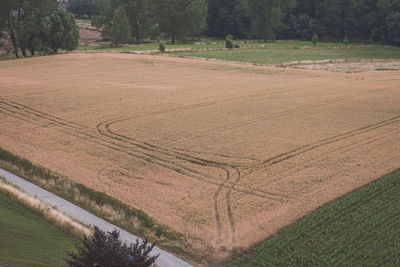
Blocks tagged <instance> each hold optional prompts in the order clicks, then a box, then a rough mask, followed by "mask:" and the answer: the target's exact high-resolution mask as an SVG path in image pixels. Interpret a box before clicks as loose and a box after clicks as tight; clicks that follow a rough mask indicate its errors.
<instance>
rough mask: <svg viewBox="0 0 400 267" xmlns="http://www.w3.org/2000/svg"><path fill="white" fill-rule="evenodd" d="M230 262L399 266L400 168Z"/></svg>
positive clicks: (276, 264)
mask: <svg viewBox="0 0 400 267" xmlns="http://www.w3.org/2000/svg"><path fill="white" fill-rule="evenodd" d="M230 265H231V266H400V171H397V172H395V173H393V174H390V175H388V176H386V177H384V178H382V179H380V180H378V181H377V182H374V183H371V184H370V185H368V186H366V187H364V188H362V189H360V190H358V191H355V192H353V193H350V194H348V195H346V196H344V197H342V198H340V199H338V200H336V201H334V202H332V203H331V204H329V205H327V206H325V207H322V208H320V209H319V210H317V211H316V212H314V213H312V214H310V215H308V216H306V217H305V218H303V219H301V220H300V221H298V222H296V223H295V224H293V225H291V226H289V227H288V228H286V229H284V230H282V231H281V232H280V233H278V234H277V235H276V236H274V237H272V238H270V239H268V240H266V241H264V242H263V243H261V244H259V245H258V246H256V247H254V248H253V249H251V250H250V251H249V252H247V253H245V254H242V255H237V256H235V257H233V259H232V260H231V262H230Z"/></svg>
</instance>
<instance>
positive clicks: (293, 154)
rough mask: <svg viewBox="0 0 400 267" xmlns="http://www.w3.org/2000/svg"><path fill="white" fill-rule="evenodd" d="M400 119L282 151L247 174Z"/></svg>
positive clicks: (251, 168)
mask: <svg viewBox="0 0 400 267" xmlns="http://www.w3.org/2000/svg"><path fill="white" fill-rule="evenodd" d="M399 121H400V116H395V117H392V118H390V119H387V120H384V121H380V122H378V123H374V124H370V125H366V126H364V127H361V128H358V129H356V130H352V131H349V132H346V133H343V134H339V135H335V136H332V137H328V138H325V139H323V140H320V141H318V142H315V143H312V144H308V145H304V146H302V147H298V148H296V149H293V150H291V151H289V152H286V153H282V154H280V155H277V156H274V157H272V158H269V159H266V160H264V161H263V162H262V163H260V164H255V165H253V166H250V167H248V168H246V169H244V171H245V175H249V174H251V173H254V172H256V171H259V170H261V169H264V168H266V167H269V166H272V165H275V164H277V163H280V162H282V161H285V160H288V159H290V158H293V157H296V156H298V155H301V154H304V153H306V152H309V151H311V150H314V149H317V148H319V147H322V146H325V145H329V144H332V143H336V142H338V141H342V140H345V139H347V138H350V137H353V136H357V135H360V134H362V133H366V132H370V131H373V130H376V129H379V128H382V127H384V126H387V125H391V124H394V123H397V122H399Z"/></svg>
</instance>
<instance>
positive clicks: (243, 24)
mask: <svg viewBox="0 0 400 267" xmlns="http://www.w3.org/2000/svg"><path fill="white" fill-rule="evenodd" d="M250 32H251V21H250V17H249V10H248V4H247V0H208V9H207V34H208V35H209V36H214V37H224V36H227V35H228V34H233V35H234V36H235V37H239V38H246V37H248V36H249V35H250Z"/></svg>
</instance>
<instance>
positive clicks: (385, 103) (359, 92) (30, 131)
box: [0, 53, 400, 258]
mask: <svg viewBox="0 0 400 267" xmlns="http://www.w3.org/2000/svg"><path fill="white" fill-rule="evenodd" d="M0 93H1V94H0V129H1V131H0V146H1V147H3V148H4V149H7V150H9V151H11V152H13V153H15V154H18V155H20V156H23V157H25V158H27V159H28V160H30V161H32V162H34V163H36V164H39V165H41V166H43V167H46V168H49V169H51V170H53V171H55V172H58V173H61V174H63V175H66V176H67V177H69V178H70V179H71V180H73V181H75V182H78V183H82V184H84V185H86V186H88V187H90V188H93V189H95V190H97V191H101V192H106V193H107V194H109V195H111V196H113V197H115V198H117V199H120V200H121V201H123V202H125V203H127V204H129V205H132V206H133V207H135V208H138V209H141V210H143V211H144V212H146V213H147V214H149V215H150V216H152V217H153V218H155V219H157V220H158V221H160V222H161V223H163V224H166V225H168V226H170V227H171V228H172V229H174V230H176V231H178V232H180V233H182V234H184V235H185V236H186V237H187V239H188V240H189V242H190V244H191V245H192V246H193V248H192V249H193V250H194V251H196V252H197V253H198V254H199V255H205V256H208V257H216V258H222V257H224V256H226V255H227V253H228V252H229V251H230V250H232V249H233V248H241V247H248V246H250V245H252V244H255V243H256V242H259V241H261V240H263V239H265V238H267V237H269V236H271V235H272V234H274V233H276V232H277V231H278V230H279V229H281V228H282V227H284V226H287V225H289V224H291V223H293V222H294V221H296V220H297V219H299V218H300V217H302V216H304V215H305V214H307V213H309V212H311V211H313V210H315V209H316V208H318V207H319V206H321V205H323V204H325V203H327V202H330V201H332V200H334V199H335V198H337V197H339V196H341V195H343V194H345V193H348V192H350V191H352V190H354V189H356V188H359V187H361V186H363V185H365V184H367V183H369V182H371V181H373V180H375V179H377V178H379V177H381V176H383V175H384V174H386V173H389V172H391V171H393V170H395V169H397V168H398V167H399V162H400V75H399V71H393V70H388V71H384V72H382V71H370V72H362V73H334V72H324V71H309V70H299V69H282V68H275V67H257V66H248V65H240V64H229V63H218V62H209V61H202V60H191V59H179V58H168V57H155V56H145V55H132V54H115V53H113V54H84V53H83V54H78V53H73V54H65V55H58V56H49V57H40V58H29V59H21V60H17V61H4V62H0Z"/></svg>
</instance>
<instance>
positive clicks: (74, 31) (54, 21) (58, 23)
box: [42, 8, 79, 53]
mask: <svg viewBox="0 0 400 267" xmlns="http://www.w3.org/2000/svg"><path fill="white" fill-rule="evenodd" d="M42 27H43V28H42V29H43V30H42V31H43V41H44V42H43V43H44V44H45V46H46V47H49V48H50V49H52V50H53V52H54V53H57V52H58V49H66V50H73V49H75V48H76V47H77V46H78V43H79V29H78V26H76V23H75V18H74V17H73V16H72V15H71V14H70V13H69V12H67V11H66V10H65V9H63V8H58V9H57V10H56V11H54V12H52V13H51V14H50V15H49V16H47V17H45V18H43V19H42Z"/></svg>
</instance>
